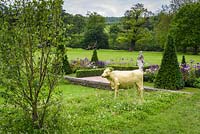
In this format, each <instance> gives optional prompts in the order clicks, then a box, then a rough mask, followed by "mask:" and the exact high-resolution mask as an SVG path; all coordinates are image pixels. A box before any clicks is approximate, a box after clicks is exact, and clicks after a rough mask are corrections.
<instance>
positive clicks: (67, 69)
mask: <svg viewBox="0 0 200 134" xmlns="http://www.w3.org/2000/svg"><path fill="white" fill-rule="evenodd" d="M63 71H64V73H65V74H71V73H72V69H71V67H70V64H69V61H68V58H67V55H65V56H64V58H63Z"/></svg>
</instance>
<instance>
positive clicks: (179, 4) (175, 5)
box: [170, 0, 199, 12]
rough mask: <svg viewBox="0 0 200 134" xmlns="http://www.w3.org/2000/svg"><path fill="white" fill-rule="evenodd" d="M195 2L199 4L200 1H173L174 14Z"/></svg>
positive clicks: (171, 3) (171, 6)
mask: <svg viewBox="0 0 200 134" xmlns="http://www.w3.org/2000/svg"><path fill="white" fill-rule="evenodd" d="M195 2H199V0H171V1H170V8H171V10H172V12H177V11H178V10H179V9H180V8H181V7H182V6H184V5H186V4H191V3H195Z"/></svg>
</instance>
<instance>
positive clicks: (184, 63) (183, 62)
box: [181, 55, 186, 65]
mask: <svg viewBox="0 0 200 134" xmlns="http://www.w3.org/2000/svg"><path fill="white" fill-rule="evenodd" d="M181 64H182V65H186V61H185V56H184V55H183V57H182V61H181Z"/></svg>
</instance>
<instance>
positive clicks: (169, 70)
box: [154, 35, 184, 90]
mask: <svg viewBox="0 0 200 134" xmlns="http://www.w3.org/2000/svg"><path fill="white" fill-rule="evenodd" d="M154 87H157V88H163V89H171V90H176V89H181V88H183V87H184V82H183V79H182V74H181V72H180V68H179V64H178V60H177V55H176V48H175V45H174V41H173V38H172V37H171V36H170V35H169V36H168V41H167V44H166V46H165V50H164V54H163V58H162V63H161V67H160V69H159V71H158V74H157V76H156V79H155V84H154Z"/></svg>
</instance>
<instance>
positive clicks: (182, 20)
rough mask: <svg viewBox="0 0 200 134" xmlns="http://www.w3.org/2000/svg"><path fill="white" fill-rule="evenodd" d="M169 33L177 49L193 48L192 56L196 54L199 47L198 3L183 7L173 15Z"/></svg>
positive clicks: (199, 5) (199, 6)
mask: <svg viewBox="0 0 200 134" xmlns="http://www.w3.org/2000/svg"><path fill="white" fill-rule="evenodd" d="M171 33H172V34H173V36H174V39H175V43H176V46H177V47H181V48H183V51H184V52H186V48H187V47H193V48H194V54H197V53H198V48H199V46H200V44H199V42H200V36H199V35H200V3H192V4H187V5H185V6H183V7H182V8H181V9H180V10H179V11H178V12H177V13H176V15H175V18H174V19H173V22H172V27H171Z"/></svg>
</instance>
